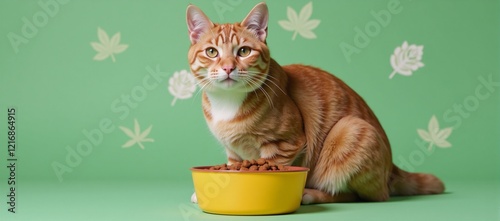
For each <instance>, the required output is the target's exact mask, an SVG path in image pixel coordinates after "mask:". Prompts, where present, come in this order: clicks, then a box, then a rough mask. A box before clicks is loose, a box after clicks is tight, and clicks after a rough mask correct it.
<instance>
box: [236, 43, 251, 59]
mask: <svg viewBox="0 0 500 221" xmlns="http://www.w3.org/2000/svg"><path fill="white" fill-rule="evenodd" d="M251 51H252V49H250V48H249V47H246V46H245V47H241V48H240V49H238V56H240V57H246V56H248V55H249V54H250V52H251Z"/></svg>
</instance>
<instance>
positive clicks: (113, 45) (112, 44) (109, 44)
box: [90, 27, 128, 62]
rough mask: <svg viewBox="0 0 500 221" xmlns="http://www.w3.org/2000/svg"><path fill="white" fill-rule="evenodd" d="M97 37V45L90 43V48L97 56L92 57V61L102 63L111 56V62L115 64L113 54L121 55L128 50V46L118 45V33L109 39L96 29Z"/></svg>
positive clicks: (99, 29) (103, 32) (100, 30)
mask: <svg viewBox="0 0 500 221" xmlns="http://www.w3.org/2000/svg"><path fill="white" fill-rule="evenodd" d="M97 37H98V38H99V41H100V42H99V43H98V42H91V43H90V45H91V46H92V48H94V50H96V51H97V54H96V55H95V56H94V60H98V61H102V60H104V59H106V58H108V57H109V56H111V60H113V62H115V54H119V53H122V52H123V51H125V50H126V49H127V48H128V45H126V44H120V40H121V34H120V32H118V33H116V34H115V35H113V37H111V39H109V36H108V34H107V33H106V32H105V31H104V30H102V29H101V28H100V27H98V28H97Z"/></svg>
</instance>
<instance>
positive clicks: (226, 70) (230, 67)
mask: <svg viewBox="0 0 500 221" xmlns="http://www.w3.org/2000/svg"><path fill="white" fill-rule="evenodd" d="M222 70H224V71H225V72H226V74H228V75H229V74H231V72H232V71H233V70H234V66H222Z"/></svg>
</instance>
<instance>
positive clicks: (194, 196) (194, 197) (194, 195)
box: [191, 193, 198, 203]
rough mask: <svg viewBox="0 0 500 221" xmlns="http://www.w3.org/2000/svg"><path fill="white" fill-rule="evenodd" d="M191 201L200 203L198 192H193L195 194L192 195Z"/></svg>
mask: <svg viewBox="0 0 500 221" xmlns="http://www.w3.org/2000/svg"><path fill="white" fill-rule="evenodd" d="M191 202H192V203H198V198H196V193H193V195H191Z"/></svg>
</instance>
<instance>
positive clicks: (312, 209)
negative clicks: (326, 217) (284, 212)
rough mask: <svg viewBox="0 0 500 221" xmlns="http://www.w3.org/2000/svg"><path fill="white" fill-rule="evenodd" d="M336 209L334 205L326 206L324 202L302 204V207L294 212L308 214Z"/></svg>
mask: <svg viewBox="0 0 500 221" xmlns="http://www.w3.org/2000/svg"><path fill="white" fill-rule="evenodd" d="M331 210H334V208H332V207H328V206H324V205H322V204H312V205H301V206H300V208H299V209H298V210H297V211H295V212H294V213H293V214H308V213H321V212H327V211H331Z"/></svg>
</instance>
